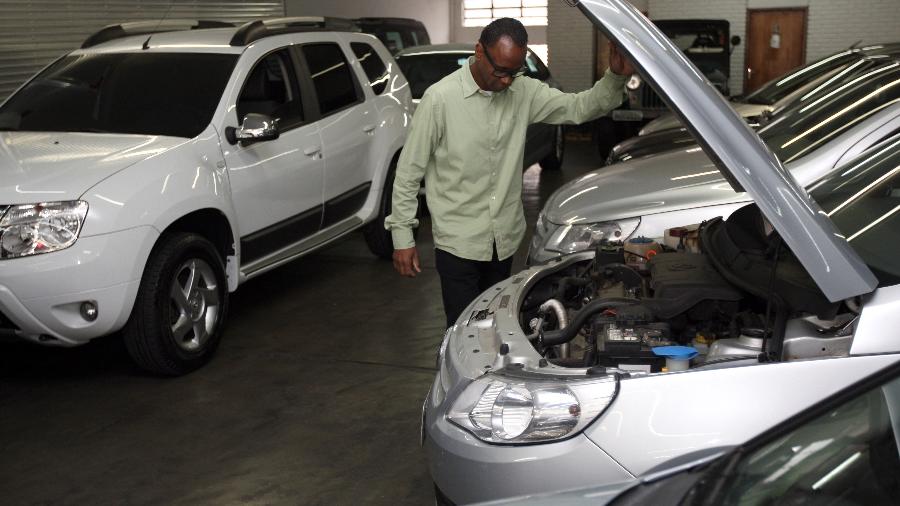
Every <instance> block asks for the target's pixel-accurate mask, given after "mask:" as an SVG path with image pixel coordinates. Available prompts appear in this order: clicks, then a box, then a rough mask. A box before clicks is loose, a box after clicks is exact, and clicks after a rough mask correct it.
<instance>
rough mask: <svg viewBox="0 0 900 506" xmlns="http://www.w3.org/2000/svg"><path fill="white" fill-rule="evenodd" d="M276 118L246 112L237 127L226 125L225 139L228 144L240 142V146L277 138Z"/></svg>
mask: <svg viewBox="0 0 900 506" xmlns="http://www.w3.org/2000/svg"><path fill="white" fill-rule="evenodd" d="M278 135H279V133H278V120H277V119H273V118H271V117H269V116H267V115H265V114H259V113H255V112H250V113H247V115H246V116H244V121H243V122H242V123H241V126H240V127H239V128H235V127H226V128H225V139H226V140H227V141H228V143H229V144H231V145H235V144H237V143H239V142H240V143H241V146H249V145H251V144H254V143H257V142H263V141H271V140H275V139H277V138H278Z"/></svg>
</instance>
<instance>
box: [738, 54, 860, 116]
mask: <svg viewBox="0 0 900 506" xmlns="http://www.w3.org/2000/svg"><path fill="white" fill-rule="evenodd" d="M859 58H860V56H859V54H858V53H857V52H854V51H845V52H843V53H838V54H835V55H831V56H829V57H827V58H823V59H821V60H819V61H817V62H815V63H813V64H810V65H806V66H805V67H801V68H800V69H798V70H795V71H793V72H790V73H788V74H787V75H784V76H779V77H776V78H775V79H773V80H771V81H769V82H767V83H766V84H764V85H762V86H761V87H760V88H759V89H757V90H756V91H754V92H752V93H750V94H748V95H747V96H746V97H744V101H745V102H747V103H750V104H761V105H773V104H775V102H778V101H779V100H781V99H782V98H784V97H786V96H788V95H790V94H791V93H793V92H794V91H795V90H798V89H800V88H801V87H803V86H805V85H806V84H808V83H810V82H812V81H814V80H815V79H817V78H819V77H820V76H822V75H824V74H826V73H828V72H831V71H833V70H836V69H838V68H841V67H845V66H847V65H849V64H850V63H851V62H852V61H854V60H858V59H859Z"/></svg>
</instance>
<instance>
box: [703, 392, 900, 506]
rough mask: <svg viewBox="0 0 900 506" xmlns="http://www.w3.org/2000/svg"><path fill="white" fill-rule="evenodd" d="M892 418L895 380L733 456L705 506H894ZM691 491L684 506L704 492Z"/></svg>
mask: <svg viewBox="0 0 900 506" xmlns="http://www.w3.org/2000/svg"><path fill="white" fill-rule="evenodd" d="M898 413H900V379H897V378H896V377H895V378H893V379H891V380H889V381H887V382H886V383H884V384H882V385H880V386H877V387H875V388H871V389H868V390H866V391H863V392H859V393H858V394H857V395H855V396H853V397H852V398H850V399H849V400H847V401H845V402H843V403H841V404H840V405H839V406H837V407H835V408H833V409H830V410H828V411H826V412H825V413H824V414H822V415H820V416H818V417H816V418H813V419H812V420H810V421H807V422H805V423H803V424H802V425H800V426H799V427H797V428H796V429H793V430H791V431H790V432H788V433H786V434H784V435H782V436H780V437H778V438H777V439H775V440H774V441H772V442H770V443H768V444H766V445H763V446H761V447H760V448H758V449H755V450H753V451H751V452H748V453H746V454H738V456H739V457H740V458H739V459H738V460H736V462H735V464H734V467H733V468H732V469H731V470H730V471H729V472H728V473H727V475H725V476H724V477H723V479H722V483H718V484H719V485H721V487H722V488H721V489H720V490H721V492H720V494H721V495H719V494H717V495H716V496H715V497H706V498H705V500H706V501H707V502H709V503H715V504H740V505H747V506H755V505H771V506H777V505H796V504H827V505H842V506H852V505H859V506H864V505H869V504H896V499H897V491H898V489H900V475H898V473H897V468H898V466H900V456H898V448H900V437H898V436H900V434H898V429H900V417H898ZM723 463H724V462H723ZM721 471H722V470H721V468H720V466H713V467H711V468H710V470H709V471H708V474H711V473H713V472H716V473H718V476H723V474H722V473H721ZM718 476H715V477H713V478H716V477H718ZM717 481H718V480H715V479H713V480H710V481H709V482H708V483H710V484H712V483H716V482H717ZM701 483H703V482H701ZM692 492H693V494H688V495H687V497H690V499H689V500H687V501H686V502H687V503H688V504H697V503H700V502H703V501H704V498H701V497H699V496H700V495H702V494H703V492H705V490H704V489H701V488H698V489H695V490H693V491H692Z"/></svg>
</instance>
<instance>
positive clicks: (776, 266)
mask: <svg viewBox="0 0 900 506" xmlns="http://www.w3.org/2000/svg"><path fill="white" fill-rule="evenodd" d="M519 309H520V311H519V317H520V324H521V326H522V329H523V330H524V331H525V333H526V334H527V335H528V338H529V340H530V341H531V343H532V344H533V346H534V347H535V349H536V350H537V351H538V353H540V354H541V356H542V357H544V358H545V359H547V360H548V361H549V362H551V363H553V364H555V365H557V366H563V367H587V368H593V367H599V368H612V369H617V370H623V371H642V372H646V373H655V372H665V371H668V370H674V369H673V368H674V367H675V366H676V365H677V364H681V363H682V362H678V361H675V362H673V361H672V360H674V359H675V358H678V359H679V360H684V357H674V356H672V355H671V352H672V350H681V351H687V352H690V353H689V354H690V356H691V357H693V355H696V357H693V358H692V359H691V360H690V363H689V366H690V367H700V366H704V367H709V366H713V365H716V364H718V365H719V366H731V365H734V364H736V363H738V362H741V363H746V362H747V361H751V362H760V361H778V360H787V359H791V360H792V359H797V358H811V357H814V356H838V355H845V354H847V353H849V346H850V342H851V340H852V329H853V324H854V322H855V321H856V318H857V316H858V314H857V312H858V309H859V306H858V304H857V303H855V302H854V301H843V302H838V303H834V302H830V301H828V300H827V299H826V298H825V297H824V295H823V294H822V293H821V292H820V291H819V289H818V288H817V287H816V285H815V284H814V283H813V282H812V280H811V279H810V278H809V276H808V275H807V273H806V272H805V270H804V269H803V268H802V266H801V264H800V262H799V261H798V260H797V258H796V257H795V256H794V254H793V253H792V252H791V251H790V250H789V249H788V248H787V246H786V245H784V244H783V243H782V242H781V240H780V238H779V237H778V235H777V232H774V231H772V229H771V227H770V226H767V223H766V222H765V219H764V218H763V217H762V215H761V214H760V213H759V211H758V209H757V208H756V206H755V205H749V206H746V207H744V208H741V209H740V210H738V211H736V212H735V213H734V214H733V215H732V216H731V217H730V218H729V219H728V220H723V219H721V218H717V219H714V220H710V221H708V222H704V223H702V224H700V225H698V226H692V227H681V228H677V229H671V230H668V231H666V239H665V240H664V242H662V243H657V242H655V241H652V240H650V239H645V238H636V239H632V240H629V241H625V242H621V241H620V242H602V243H600V244H599V245H598V246H597V247H596V248H595V252H594V258H593V259H587V260H582V261H579V262H575V263H571V264H568V265H566V266H565V267H563V268H560V269H558V270H556V271H555V272H553V273H552V274H550V275H547V276H545V277H543V278H541V279H539V280H538V281H537V282H535V283H534V284H533V285H532V286H531V287H530V290H529V291H528V293H527V294H526V296H525V297H524V299H523V303H522V304H521V306H520V308H519ZM798 321H800V322H802V323H803V324H802V325H798V324H796V322H798ZM789 322H794V324H791V325H789ZM811 339H812V340H813V345H810V342H811V341H810V340H811ZM801 342H802V343H804V345H803V346H802V347H801V346H799V343H801ZM684 347H690V348H684ZM667 359H672V360H667ZM687 367H688V364H687V363H685V366H684V368H687ZM677 369H682V367H681V366H678V367H677Z"/></svg>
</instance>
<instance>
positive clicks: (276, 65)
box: [237, 49, 303, 130]
mask: <svg viewBox="0 0 900 506" xmlns="http://www.w3.org/2000/svg"><path fill="white" fill-rule="evenodd" d="M295 76H296V74H295V73H294V67H293V65H291V58H290V54H289V53H288V50H287V49H280V50H278V51H275V52H274V53H269V54H268V55H266V56H264V57H263V59H261V60H260V61H259V62H257V63H256V66H255V67H253V71H252V72H250V76H249V77H247V81H246V82H245V83H244V88H243V89H242V90H241V96H240V97H239V98H238V103H237V115H238V121H239V122H243V121H244V116H246V115H247V114H248V113H251V112H252V113H257V114H265V115H266V116H269V117H271V118H275V119H277V120H278V126H279V128H280V129H281V130H284V129H286V128H290V127H291V126H293V125H298V124H300V123H302V122H303V105H302V103H301V100H300V92H299V89H298V87H297V80H296V78H295Z"/></svg>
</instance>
